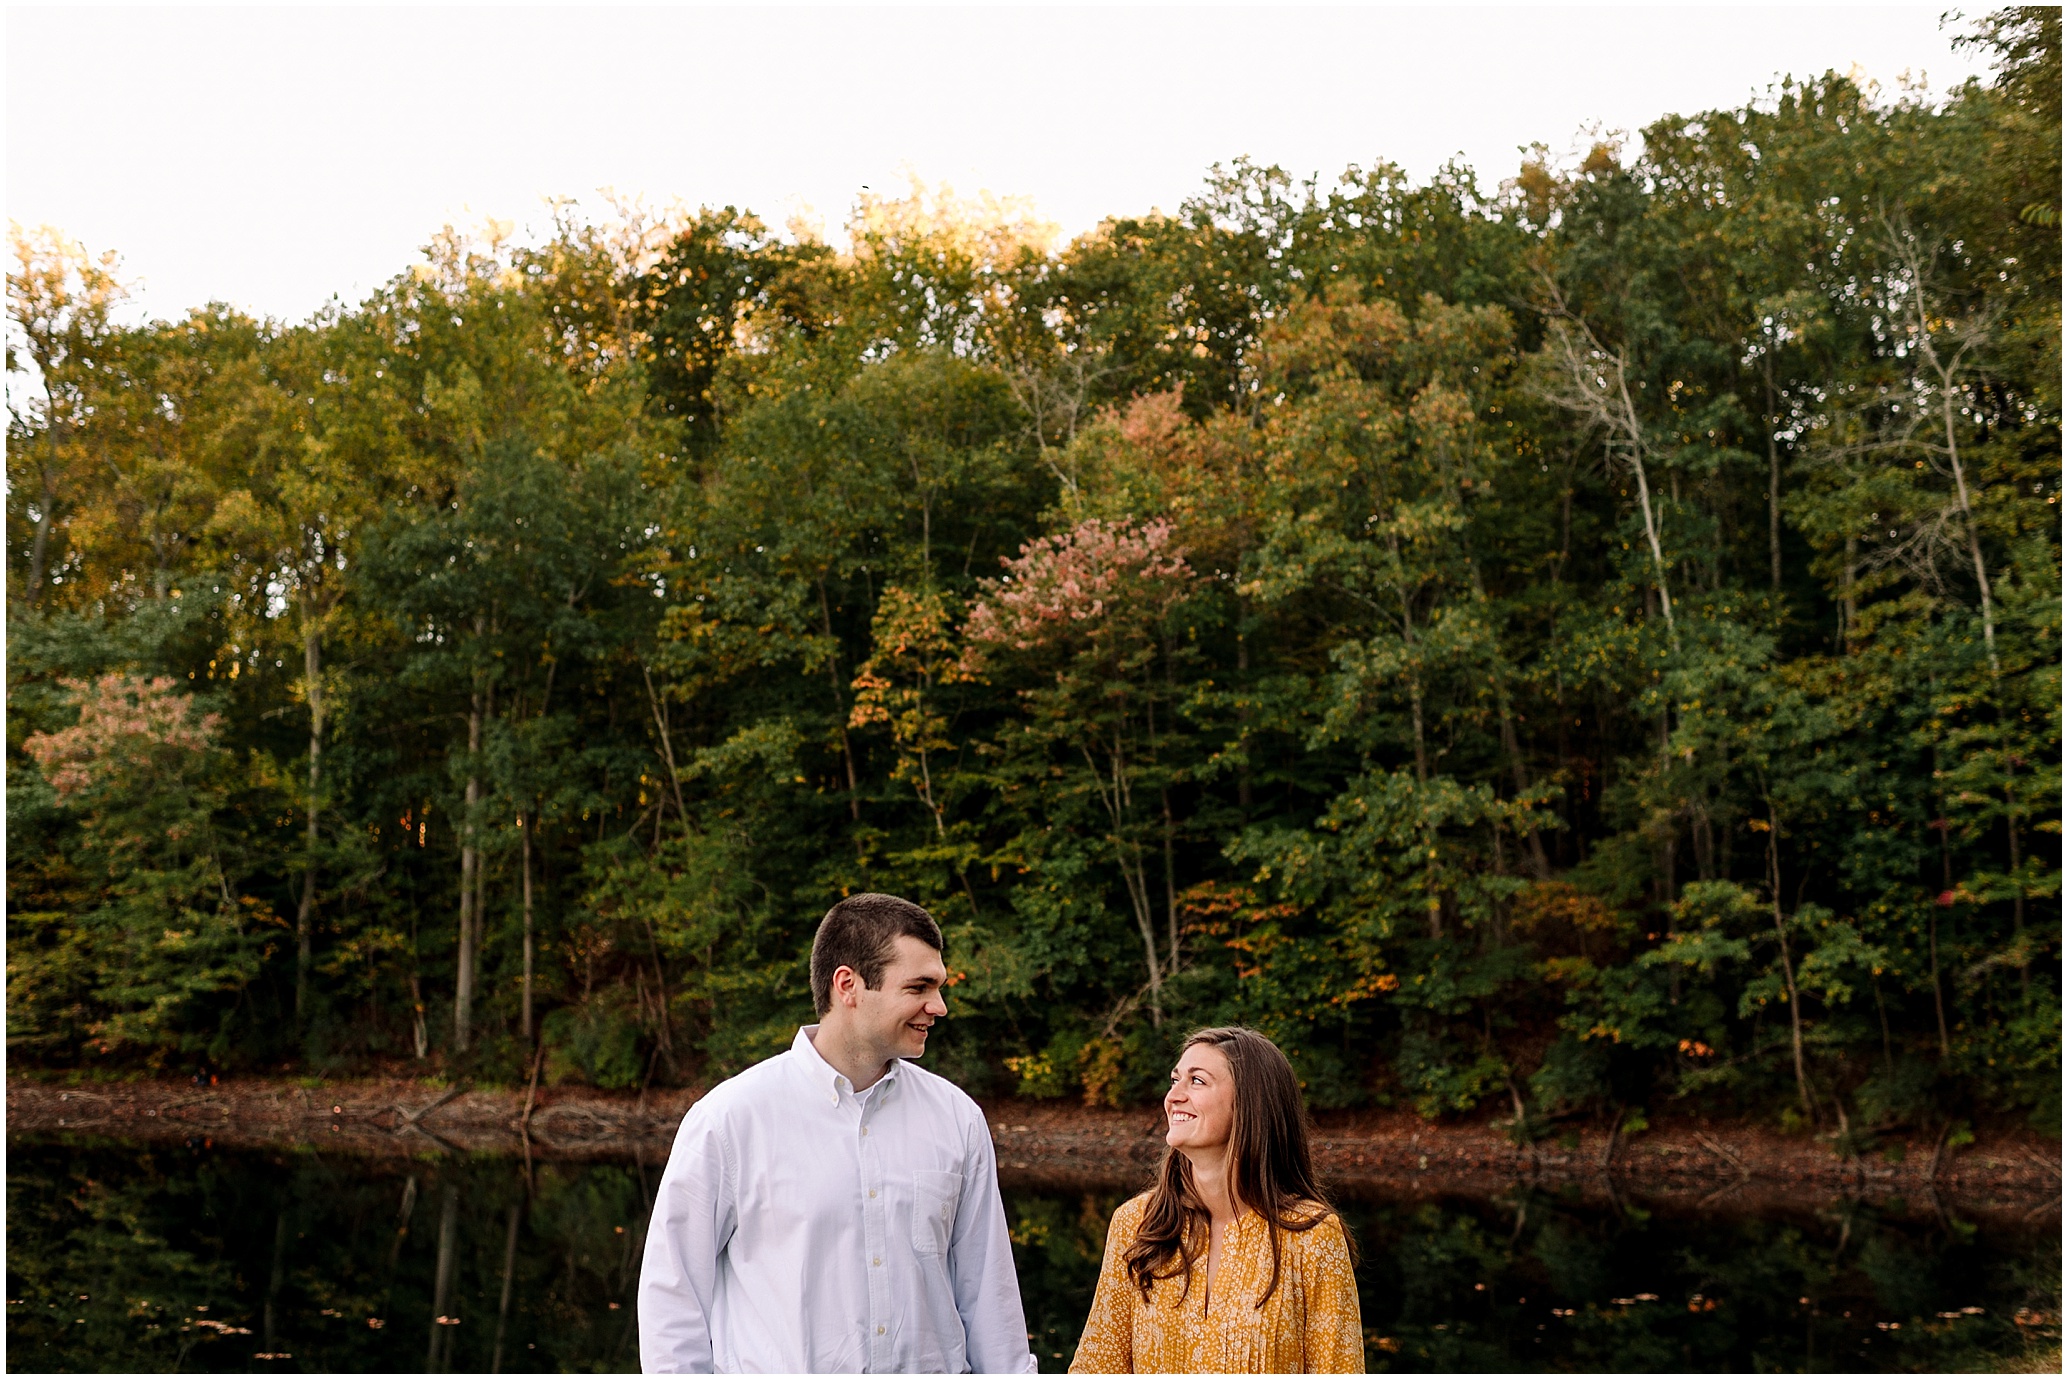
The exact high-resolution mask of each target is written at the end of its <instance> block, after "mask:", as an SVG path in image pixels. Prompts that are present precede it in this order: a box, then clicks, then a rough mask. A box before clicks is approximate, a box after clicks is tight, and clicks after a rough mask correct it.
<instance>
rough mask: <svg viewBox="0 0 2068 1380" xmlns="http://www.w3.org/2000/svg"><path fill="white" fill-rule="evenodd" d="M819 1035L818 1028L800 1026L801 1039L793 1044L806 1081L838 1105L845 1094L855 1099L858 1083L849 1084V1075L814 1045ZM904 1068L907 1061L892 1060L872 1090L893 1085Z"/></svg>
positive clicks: (791, 1047)
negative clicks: (855, 1086) (828, 1059)
mask: <svg viewBox="0 0 2068 1380" xmlns="http://www.w3.org/2000/svg"><path fill="white" fill-rule="evenodd" d="M818 1033H819V1027H818V1026H816V1025H801V1026H799V1027H797V1038H796V1039H795V1040H792V1041H791V1042H790V1052H791V1053H793V1054H795V1055H796V1056H797V1057H798V1060H799V1061H800V1063H801V1064H802V1066H803V1068H804V1076H805V1078H806V1079H807V1080H809V1081H810V1083H811V1086H812V1087H813V1088H814V1089H815V1090H820V1091H824V1092H827V1093H830V1094H831V1095H832V1097H831V1100H832V1101H833V1102H835V1103H838V1102H839V1101H840V1094H842V1093H846V1094H847V1095H848V1096H850V1097H853V1096H855V1095H856V1094H855V1090H854V1084H852V1083H850V1082H849V1081H848V1078H847V1075H846V1074H844V1073H842V1072H841V1071H840V1070H839V1069H836V1068H834V1067H833V1066H832V1065H831V1064H829V1063H827V1062H826V1059H825V1056H824V1055H822V1054H820V1053H819V1050H818V1046H817V1045H814V1044H813V1043H812V1040H813V1039H814V1038H815V1037H816V1036H817V1035H818ZM904 1067H905V1061H904V1060H902V1059H893V1060H891V1061H890V1067H889V1068H887V1069H885V1070H884V1071H883V1077H881V1078H879V1079H877V1080H876V1081H875V1082H874V1083H871V1084H870V1085H869V1088H870V1090H871V1091H874V1090H875V1089H877V1088H880V1087H882V1086H884V1085H885V1084H887V1083H890V1082H893V1081H894V1080H895V1079H896V1078H897V1076H898V1073H899V1071H900V1070H901V1069H903V1068H904Z"/></svg>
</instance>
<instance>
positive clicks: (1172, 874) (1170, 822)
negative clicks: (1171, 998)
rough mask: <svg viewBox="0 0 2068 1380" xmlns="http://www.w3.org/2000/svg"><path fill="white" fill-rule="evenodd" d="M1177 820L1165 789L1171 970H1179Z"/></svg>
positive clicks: (1165, 889)
mask: <svg viewBox="0 0 2068 1380" xmlns="http://www.w3.org/2000/svg"><path fill="white" fill-rule="evenodd" d="M1177 829H1178V826H1177V821H1176V820H1175V819H1174V818H1172V816H1171V810H1170V788H1169V787H1167V786H1166V787H1165V788H1164V790H1163V908H1164V913H1165V915H1166V917H1167V918H1168V919H1169V921H1170V970H1171V971H1172V972H1173V973H1175V972H1176V971H1177V970H1178V865H1177V855H1176V844H1175V840H1176V836H1177Z"/></svg>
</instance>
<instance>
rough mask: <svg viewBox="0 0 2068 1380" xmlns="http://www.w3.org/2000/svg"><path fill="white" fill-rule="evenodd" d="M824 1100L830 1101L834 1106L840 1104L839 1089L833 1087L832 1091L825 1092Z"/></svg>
mask: <svg viewBox="0 0 2068 1380" xmlns="http://www.w3.org/2000/svg"><path fill="white" fill-rule="evenodd" d="M826 1101H828V1102H830V1103H832V1104H833V1105H834V1106H835V1107H838V1106H839V1105H840V1089H838V1088H835V1089H833V1091H831V1092H829V1093H827V1094H826Z"/></svg>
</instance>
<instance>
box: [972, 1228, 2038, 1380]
mask: <svg viewBox="0 0 2068 1380" xmlns="http://www.w3.org/2000/svg"><path fill="white" fill-rule="evenodd" d="M1122 1196H1123V1195H1120V1194H1114V1193H1101V1194H1087V1195H1083V1196H1081V1197H1080V1196H1074V1195H1067V1194H1048V1195H1041V1196H1035V1195H1028V1194H1016V1195H1012V1196H1010V1197H1009V1198H1008V1202H1007V1212H1008V1216H1009V1218H1010V1221H1011V1226H1012V1233H1013V1243H1014V1249H1015V1252H1016V1254H1017V1256H1018V1259H1019V1266H1020V1287H1021V1290H1022V1293H1023V1295H1024V1297H1025V1299H1026V1303H1027V1323H1028V1327H1029V1329H1030V1330H1031V1331H1032V1332H1033V1333H1034V1341H1035V1347H1036V1354H1037V1356H1038V1357H1039V1359H1040V1361H1041V1367H1042V1369H1043V1370H1061V1369H1062V1368H1063V1367H1064V1366H1066V1365H1068V1363H1069V1359H1070V1355H1071V1353H1072V1351H1073V1350H1074V1348H1075V1345H1076V1339H1077V1331H1078V1327H1079V1325H1080V1324H1081V1323H1082V1321H1083V1318H1084V1313H1085V1310H1086V1307H1087V1306H1088V1304H1089V1302H1090V1297H1091V1286H1092V1281H1093V1280H1094V1279H1095V1278H1096V1277H1097V1273H1098V1264H1099V1258H1100V1254H1101V1252H1102V1250H1103V1248H1104V1241H1105V1226H1106V1220H1107V1218H1108V1217H1109V1216H1110V1215H1111V1212H1112V1209H1113V1208H1114V1206H1116V1205H1117V1204H1118V1203H1119V1201H1120V1199H1121V1197H1122ZM1343 1215H1344V1218H1345V1220H1346V1222H1347V1223H1348V1224H1349V1226H1350V1229H1351V1231H1352V1234H1353V1235H1354V1236H1355V1238H1356V1240H1357V1242H1358V1245H1359V1248H1360V1250H1361V1252H1362V1260H1361V1263H1360V1265H1359V1268H1358V1280H1359V1286H1360V1289H1361V1292H1362V1295H1363V1307H1364V1323H1365V1333H1366V1363H1367V1366H1368V1367H1369V1368H1370V1369H1372V1370H1375V1371H1377V1370H1404V1371H1487V1372H1496V1371H1516V1370H1521V1371H1531V1370H1547V1369H1558V1370H1596V1371H1617V1372H1637V1371H1689V1370H1697V1371H1699V1370H1775V1369H1779V1370H1799V1369H1810V1370H1825V1369H1829V1370H1894V1369H1906V1370H1907V1369H1928V1370H1965V1369H1991V1368H1997V1367H1999V1366H2000V1365H2001V1364H2002V1362H2003V1361H2004V1360H2006V1359H2009V1358H2012V1357H2015V1356H2017V1355H2019V1354H2020V1353H2022V1352H2023V1351H2024V1350H2025V1349H2026V1347H2027V1345H2028V1341H2029V1340H2031V1338H2028V1337H2027V1335H2026V1334H2027V1333H2031V1334H2033V1337H2034V1338H2036V1336H2037V1334H2038V1333H2040V1332H2041V1331H2043V1329H2039V1328H2031V1329H2021V1328H2020V1327H2018V1326H2017V1325H2016V1324H2015V1323H2014V1322H2013V1321H2012V1317H2013V1315H2014V1314H2015V1313H2016V1312H2017V1311H2018V1310H2019V1309H2020V1308H2032V1309H2036V1310H2044V1311H2049V1312H2055V1311H2057V1310H2058V1306H2059V1305H2058V1299H2059V1292H2060V1251H2059V1244H2058V1241H2057V1240H2054V1239H2053V1238H2049V1237H2046V1236H2044V1235H2043V1234H2034V1235H2032V1236H2031V1237H2029V1238H2027V1239H2023V1240H2016V1241H2012V1240H2003V1239H1991V1240H1988V1241H1987V1242H1986V1244H1985V1242H1984V1240H1983V1238H1982V1237H1981V1236H1980V1234H1979V1233H1978V1232H1977V1231H1976V1230H1975V1228H1973V1227H1972V1226H1970V1225H1967V1224H1965V1223H1961V1222H1959V1221H1958V1220H1954V1219H1945V1220H1929V1219H1928V1220H1925V1221H1922V1222H1919V1221H1909V1220H1904V1219H1902V1218H1900V1217H1897V1216H1893V1215H1890V1214H1887V1213H1882V1212H1877V1211H1876V1210H1874V1209H1872V1208H1869V1207H1866V1206H1863V1205H1860V1204H1843V1205H1840V1207H1838V1208H1835V1209H1834V1210H1833V1211H1832V1212H1830V1213H1827V1214H1824V1215H1822V1216H1821V1217H1818V1218H1813V1219H1809V1220H1806V1221H1798V1220H1785V1219H1760V1218H1751V1217H1744V1218H1729V1217H1718V1216H1669V1215H1666V1214H1663V1213H1660V1214H1654V1213H1652V1212H1648V1211H1646V1210H1645V1209H1643V1208H1641V1207H1637V1206H1633V1205H1628V1204H1625V1205H1624V1206H1623V1207H1622V1208H1621V1209H1620V1210H1618V1209H1616V1208H1613V1207H1610V1208H1597V1207H1591V1206H1588V1207H1582V1206H1580V1205H1577V1204H1572V1203H1568V1202H1564V1201H1561V1199H1560V1198H1558V1197H1557V1196H1556V1195H1550V1194H1533V1193H1528V1192H1518V1193H1517V1194H1515V1195H1514V1196H1512V1197H1510V1198H1508V1199H1506V1200H1503V1201H1493V1202H1463V1201H1451V1200H1444V1201H1421V1202H1393V1203H1366V1204H1346V1205H1345V1206H1344V1208H1343ZM1803 1300H1808V1302H1807V1303H1805V1302H1803ZM1974 1307H1978V1308H1981V1309H1983V1310H1985V1311H1983V1312H1981V1313H1979V1314H1976V1313H1967V1314H1963V1313H1961V1312H1960V1311H1959V1310H1960V1309H1962V1308H1974ZM1943 1313H1952V1314H1954V1316H1953V1317H1951V1318H1947V1317H1942V1316H1940V1315H1941V1314H1943ZM1848 1315H1850V1316H1848ZM1891 1323H1893V1324H1897V1326H1894V1327H1884V1326H1882V1324H1891Z"/></svg>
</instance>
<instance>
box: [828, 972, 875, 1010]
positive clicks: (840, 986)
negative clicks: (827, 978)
mask: <svg viewBox="0 0 2068 1380" xmlns="http://www.w3.org/2000/svg"><path fill="white" fill-rule="evenodd" d="M868 985H869V984H867V983H865V982H863V981H862V975H861V974H860V973H857V972H856V971H855V970H854V969H852V968H850V967H848V966H847V965H846V964H845V963H843V964H841V965H840V966H839V967H838V968H835V969H834V970H833V1000H834V1001H836V1002H839V1003H840V1004H841V1005H843V1006H853V1005H855V1004H856V1003H857V1002H859V1001H860V1000H861V998H860V996H859V995H857V994H858V993H860V992H861V991H862V990H863V989H864V988H866V987H867V986H868Z"/></svg>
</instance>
